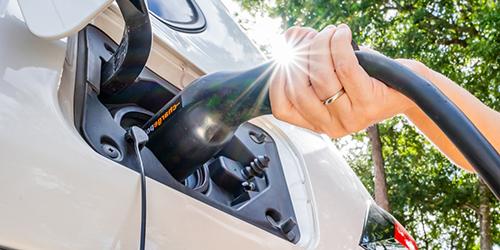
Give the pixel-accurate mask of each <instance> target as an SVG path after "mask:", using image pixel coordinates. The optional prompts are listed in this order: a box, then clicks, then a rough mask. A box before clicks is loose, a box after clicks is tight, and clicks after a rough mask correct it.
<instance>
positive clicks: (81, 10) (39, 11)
mask: <svg viewBox="0 0 500 250" xmlns="http://www.w3.org/2000/svg"><path fill="white" fill-rule="evenodd" d="M18 1H19V6H20V8H21V11H22V13H23V16H24V20H26V25H27V26H28V28H29V29H30V31H31V32H32V33H33V34H35V35H36V36H38V37H41V38H45V39H50V40H55V39H60V38H63V37H67V36H71V35H73V34H75V33H76V32H78V31H79V30H81V29H82V28H83V27H84V26H85V25H87V23H88V22H89V21H90V20H91V19H92V18H94V17H95V16H96V15H97V14H99V13H101V12H102V11H103V10H104V9H106V7H107V6H108V5H109V4H111V3H112V2H113V0H85V1H82V0H18Z"/></svg>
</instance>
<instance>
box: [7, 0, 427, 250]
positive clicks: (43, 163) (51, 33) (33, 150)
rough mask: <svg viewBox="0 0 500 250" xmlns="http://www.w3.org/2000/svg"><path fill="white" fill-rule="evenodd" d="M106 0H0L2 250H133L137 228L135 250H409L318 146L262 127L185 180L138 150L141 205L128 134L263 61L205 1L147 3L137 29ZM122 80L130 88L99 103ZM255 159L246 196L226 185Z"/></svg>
mask: <svg viewBox="0 0 500 250" xmlns="http://www.w3.org/2000/svg"><path fill="white" fill-rule="evenodd" d="M117 2H118V4H117V3H114V2H112V1H111V0H92V1H91V0H87V1H81V0H18V1H15V0H0V120H1V122H0V127H1V130H0V141H1V144H0V145H1V147H0V149H1V150H0V197H1V201H0V248H5V249H137V248H139V247H140V242H141V238H140V237H141V236H140V235H141V223H142V222H145V223H146V228H144V229H145V230H143V231H142V232H145V242H144V243H145V248H146V249H252V250H253V249H417V246H416V245H415V241H414V240H413V239H412V238H411V236H409V235H408V233H407V232H406V231H405V230H404V228H403V227H402V226H401V225H400V224H399V223H398V222H397V221H396V220H395V219H394V218H393V217H392V216H391V215H389V214H388V213H387V212H385V211H383V210H382V209H380V208H378V207H377V206H376V205H375V204H374V201H373V200H372V198H371V197H370V195H369V193H368V192H367V191H366V189H365V187H364V186H363V185H362V183H361V182H360V181H359V179H358V178H357V177H356V175H355V174H354V173H353V171H352V170H351V168H350V167H349V166H348V165H347V164H346V162H345V160H344V159H343V158H342V156H341V155H340V154H339V152H338V150H337V149H336V148H335V147H334V145H333V144H332V142H331V140H330V139H329V138H328V137H326V136H322V135H318V134H315V133H312V132H310V131H308V130H304V129H301V128H297V127H294V126H292V125H289V124H286V123H283V122H280V121H277V120H276V119H274V118H273V117H272V116H262V117H258V118H256V119H253V120H251V121H250V122H247V123H244V124H242V125H241V127H240V128H239V129H238V130H237V131H236V133H235V135H234V137H233V138H232V139H231V141H230V142H229V143H227V145H225V147H224V148H223V149H222V151H220V152H219V153H217V154H216V155H214V157H213V158H212V159H210V160H209V161H208V162H207V163H206V164H203V166H201V167H200V168H199V169H198V170H197V171H196V172H195V173H194V174H192V175H191V176H189V177H188V178H187V179H185V180H183V181H177V180H176V179H175V178H173V177H172V175H171V174H170V173H169V171H168V169H167V168H165V167H164V166H162V163H161V162H160V161H158V159H157V157H156V156H155V155H154V154H153V153H152V152H151V151H150V150H148V147H147V146H146V147H145V148H144V149H143V150H142V152H141V154H142V163H143V165H144V168H145V175H146V186H147V189H146V190H147V196H143V195H141V175H140V173H141V171H140V168H139V167H140V165H139V164H138V160H140V159H138V157H136V156H137V155H136V154H134V153H135V151H134V148H133V147H131V146H130V144H128V142H127V141H126V139H125V137H124V134H125V131H126V129H127V128H128V127H130V126H132V125H139V126H140V125H141V124H143V123H144V122H145V121H146V120H148V119H149V118H150V117H151V116H152V115H153V114H154V113H155V112H157V111H158V110H159V109H160V108H161V107H162V106H163V105H164V104H165V103H167V102H168V101H169V100H170V99H172V98H173V97H174V96H175V95H176V94H178V93H179V91H180V90H182V89H183V88H185V87H186V86H188V85H189V84H190V83H191V82H192V81H193V80H195V79H197V78H198V77H200V76H202V75H205V74H207V73H212V72H215V71H220V70H242V69H247V68H250V67H253V66H255V65H257V64H260V63H262V62H264V60H265V58H264V57H263V56H262V54H261V53H260V52H259V50H258V49H257V48H256V47H255V45H254V44H252V43H251V42H250V40H249V39H248V38H247V37H246V35H245V34H244V33H243V32H242V30H241V29H240V28H239V27H238V25H237V24H236V23H235V22H234V21H233V20H232V19H231V17H230V15H229V14H228V12H227V10H226V9H225V7H224V6H223V4H222V3H221V2H220V1H219V0H211V1H209V0H198V1H195V0H176V1H167V0H149V1H147V4H148V5H149V9H150V11H151V15H150V18H149V19H148V18H145V17H144V13H146V14H145V16H147V13H148V12H147V9H146V8H145V5H144V2H143V1H136V0H118V1H117ZM119 5H120V6H119ZM124 11H125V12H127V11H129V13H123V12H124ZM141 14H142V16H141ZM124 19H125V22H124ZM144 20H149V22H147V21H144ZM124 23H126V27H127V29H126V30H125V33H124V32H123V30H124ZM149 27H152V29H150V28H149ZM151 33H152V36H151ZM122 34H125V36H126V37H127V39H128V41H127V42H128V43H127V44H126V45H128V47H123V48H126V49H124V50H123V51H121V53H122V54H121V56H119V57H114V56H113V55H114V53H115V50H116V49H117V47H118V45H117V44H119V43H120V41H121V39H122ZM148 34H149V38H148ZM150 38H152V43H151V40H149V41H148V39H150ZM151 44H152V46H151ZM134 53H135V54H134ZM129 56H130V57H129ZM110 58H114V59H111V60H117V61H115V62H113V63H111V64H110V63H109V62H110ZM120 60H131V61H132V62H130V63H129V62H126V63H124V62H122V61H120ZM134 60H135V61H134ZM144 64H145V65H144ZM130 65H132V66H133V67H131V68H126V67H127V66H130ZM144 66H145V67H144ZM120 67H121V68H120ZM137 69H139V70H137ZM120 70H123V71H124V73H123V75H122V76H123V77H124V79H125V78H126V79H125V80H123V81H124V82H126V81H129V82H130V83H131V84H130V85H129V86H127V88H125V89H124V90H123V91H121V92H120V93H119V94H117V95H112V96H110V95H108V94H106V93H104V91H102V86H101V84H102V83H103V82H105V81H106V80H109V79H108V77H110V75H112V74H113V73H116V72H119V71H120ZM262 156H266V157H267V158H269V163H268V166H267V168H266V170H265V173H263V174H262V175H260V176H255V177H254V179H252V181H253V184H251V185H254V187H252V188H248V187H246V186H248V185H249V183H248V182H247V183H246V184H243V185H242V183H241V182H240V181H238V179H234V178H233V177H231V171H230V170H228V169H229V168H241V167H244V166H246V165H248V164H250V163H251V162H255V163H254V164H261V163H262V162H260V163H259V161H261V160H262ZM259 157H260V158H259ZM144 197H147V199H146V205H147V216H146V217H144V218H143V217H141V199H144Z"/></svg>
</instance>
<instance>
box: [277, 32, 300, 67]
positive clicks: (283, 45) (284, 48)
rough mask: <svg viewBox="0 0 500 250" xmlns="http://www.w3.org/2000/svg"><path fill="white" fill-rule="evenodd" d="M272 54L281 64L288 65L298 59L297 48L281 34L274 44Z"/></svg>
mask: <svg viewBox="0 0 500 250" xmlns="http://www.w3.org/2000/svg"><path fill="white" fill-rule="evenodd" d="M272 56H273V59H274V60H275V61H276V63H277V64H279V65H280V66H288V65H290V64H292V63H294V61H295V60H296V59H297V50H296V48H294V47H293V46H292V45H291V44H290V43H288V42H287V41H286V40H285V39H284V38H283V37H281V36H280V37H279V38H276V39H275V40H274V42H273V44H272Z"/></svg>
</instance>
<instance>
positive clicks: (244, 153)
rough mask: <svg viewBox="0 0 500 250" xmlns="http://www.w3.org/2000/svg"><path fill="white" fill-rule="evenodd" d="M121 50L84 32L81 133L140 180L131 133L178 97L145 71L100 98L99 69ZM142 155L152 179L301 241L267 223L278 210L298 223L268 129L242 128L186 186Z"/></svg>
mask: <svg viewBox="0 0 500 250" xmlns="http://www.w3.org/2000/svg"><path fill="white" fill-rule="evenodd" d="M117 48H118V45H117V44H116V43H114V42H113V40H112V39H110V38H109V37H108V36H107V35H106V34H104V33H103V32H102V31H101V30H99V29H98V28H96V27H95V26H92V25H89V26H87V27H85V28H84V29H83V30H82V31H81V32H80V33H79V35H78V57H77V69H78V70H77V75H76V82H75V97H74V100H75V103H74V110H75V126H76V127H77V129H78V130H79V131H80V133H81V135H82V137H83V138H84V139H85V140H86V141H87V143H88V144H89V146H90V147H92V148H93V149H94V150H95V151H96V152H97V153H99V154H101V155H103V156H104V157H106V158H107V159H109V160H112V161H114V162H116V163H118V164H119V165H121V166H123V167H126V168H129V169H131V170H133V171H136V172H138V173H140V169H141V167H140V166H139V165H138V162H139V159H138V155H137V152H136V151H135V150H134V148H133V147H131V146H130V143H129V142H127V141H126V139H125V136H124V135H125V134H126V132H127V131H128V130H129V128H131V127H133V126H138V127H141V126H142V125H143V124H144V123H145V122H146V121H147V120H148V119H150V118H151V117H152V115H153V114H154V113H156V112H158V111H159V110H160V109H161V108H162V107H163V106H164V105H165V104H166V103H168V102H169V101H170V100H172V99H173V98H174V97H175V96H176V95H177V94H178V93H179V91H180V90H179V89H177V88H176V87H175V86H174V85H172V84H171V83H169V82H168V81H167V80H165V79H164V78H162V77H160V76H159V75H157V74H155V73H154V72H153V71H151V70H150V69H148V68H146V67H145V68H144V69H143V70H142V71H141V73H140V74H139V75H138V76H137V78H136V79H135V80H134V81H133V82H132V83H130V84H128V85H127V86H126V87H124V88H122V89H121V90H120V91H117V92H116V93H113V94H112V95H109V94H106V95H101V92H100V89H101V86H100V84H99V80H96V79H99V78H100V77H99V74H100V70H98V69H99V67H101V64H102V62H104V61H109V59H110V58H111V57H112V56H113V54H114V52H115V51H116V49H117ZM181 139H182V138H181ZM140 156H141V157H140V158H141V162H142V163H143V167H144V172H145V175H146V177H147V178H151V179H153V180H155V181H157V182H158V183H161V184H162V185H165V186H168V187H170V188H173V189H176V190H178V191H179V192H181V193H183V194H185V195H187V196H190V197H192V198H194V199H197V200H199V201H202V202H204V203H205V204H208V205H210V206H212V207H215V208H217V209H219V210H221V211H224V212H225V213H227V214H229V215H231V216H234V217H236V218H239V219H241V220H243V221H246V222H248V223H251V224H253V225H255V226H257V227H259V228H261V229H263V230H266V231H268V232H270V233H272V234H275V235H276V236H278V237H281V238H283V239H285V240H287V241H291V242H297V241H298V239H299V238H300V237H299V236H300V232H299V228H298V226H297V225H294V226H293V227H291V229H290V230H291V232H293V235H295V237H293V238H290V237H289V236H287V235H288V233H284V232H283V230H281V229H280V228H279V227H276V226H273V225H272V224H270V223H269V222H268V219H267V218H266V211H267V210H269V209H272V210H275V211H278V212H279V213H280V214H281V218H282V220H283V221H287V220H290V219H291V220H293V221H296V217H295V212H294V210H293V205H292V201H291V198H290V194H289V192H288V186H287V184H286V180H285V176H284V173H283V167H282V166H281V161H280V159H279V156H278V151H277V148H276V145H275V143H274V141H273V139H272V138H271V137H270V136H269V135H268V134H267V133H266V132H265V131H263V130H262V129H260V128H258V127H256V126H254V125H252V124H250V123H244V124H242V125H241V126H239V128H238V129H237V130H236V131H235V133H234V135H233V136H232V137H231V138H230V139H229V142H228V143H227V144H225V146H224V147H223V148H222V149H221V150H220V151H219V152H218V153H217V154H215V155H214V156H213V157H212V158H210V159H208V161H207V162H205V163H202V164H201V165H200V166H199V167H198V168H197V169H196V171H194V172H193V173H192V174H190V175H189V176H187V178H185V179H184V180H182V181H179V180H177V179H176V178H174V176H173V175H172V173H170V172H169V170H168V168H167V166H164V165H163V164H162V163H161V162H160V161H159V160H158V158H157V156H156V155H155V154H153V152H152V151H151V150H150V149H149V148H148V146H146V147H144V148H142V150H141V151H140ZM280 223H281V222H280Z"/></svg>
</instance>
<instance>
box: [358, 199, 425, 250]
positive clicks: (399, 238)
mask: <svg viewBox="0 0 500 250" xmlns="http://www.w3.org/2000/svg"><path fill="white" fill-rule="evenodd" d="M359 245H360V246H361V247H363V248H364V249H367V250H379V249H387V250H391V249H408V250H417V249H418V247H417V244H416V242H415V240H414V239H413V238H412V237H411V235H410V234H408V232H407V231H406V230H405V229H404V227H403V226H402V225H401V224H400V223H399V222H398V221H397V220H396V219H394V217H392V215H390V214H389V213H388V212H386V211H384V210H383V209H381V208H380V207H378V206H377V205H375V204H371V205H370V207H369V209H368V212H367V215H366V219H365V225H364V227H363V234H362V235H361V240H360V242H359Z"/></svg>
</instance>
